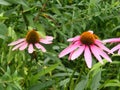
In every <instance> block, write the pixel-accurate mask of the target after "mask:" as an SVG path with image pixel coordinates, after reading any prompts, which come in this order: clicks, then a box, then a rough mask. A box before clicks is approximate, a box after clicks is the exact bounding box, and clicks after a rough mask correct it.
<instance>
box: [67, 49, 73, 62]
mask: <svg viewBox="0 0 120 90" xmlns="http://www.w3.org/2000/svg"><path fill="white" fill-rule="evenodd" d="M73 53H74V51H72V52H70V55H69V57H68V60H71V57H72V54H73Z"/></svg>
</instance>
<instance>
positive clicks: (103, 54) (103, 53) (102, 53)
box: [97, 48, 112, 62]
mask: <svg viewBox="0 0 120 90" xmlns="http://www.w3.org/2000/svg"><path fill="white" fill-rule="evenodd" d="M97 51H98V53H99V54H100V55H101V56H102V57H103V58H105V59H106V60H108V61H109V62H112V60H111V59H110V57H109V56H108V55H107V54H106V53H105V52H104V51H103V50H102V49H101V48H98V49H97Z"/></svg>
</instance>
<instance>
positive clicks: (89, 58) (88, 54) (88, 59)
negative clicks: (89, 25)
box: [84, 46, 92, 68]
mask: <svg viewBox="0 0 120 90" xmlns="http://www.w3.org/2000/svg"><path fill="white" fill-rule="evenodd" d="M84 57H85V61H86V64H87V66H88V68H91V66H92V56H91V52H90V50H89V47H88V46H86V47H85V52H84Z"/></svg>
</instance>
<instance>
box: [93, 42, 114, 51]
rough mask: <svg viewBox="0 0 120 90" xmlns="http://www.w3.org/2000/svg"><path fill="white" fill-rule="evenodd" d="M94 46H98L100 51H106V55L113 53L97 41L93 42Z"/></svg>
mask: <svg viewBox="0 0 120 90" xmlns="http://www.w3.org/2000/svg"><path fill="white" fill-rule="evenodd" d="M95 44H96V45H97V46H99V47H100V48H101V49H103V50H105V51H107V52H108V53H113V52H112V51H111V50H109V49H108V48H107V47H105V46H104V44H102V43H101V41H99V40H95Z"/></svg>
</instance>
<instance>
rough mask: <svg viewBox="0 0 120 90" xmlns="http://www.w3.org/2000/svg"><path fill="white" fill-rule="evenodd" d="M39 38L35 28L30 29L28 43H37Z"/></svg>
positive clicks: (27, 36) (27, 37)
mask: <svg viewBox="0 0 120 90" xmlns="http://www.w3.org/2000/svg"><path fill="white" fill-rule="evenodd" d="M39 40H40V36H39V34H38V33H37V32H36V31H35V30H30V31H29V32H28V33H27V35H26V41H27V42H28V43H32V44H35V43H38V42H39Z"/></svg>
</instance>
